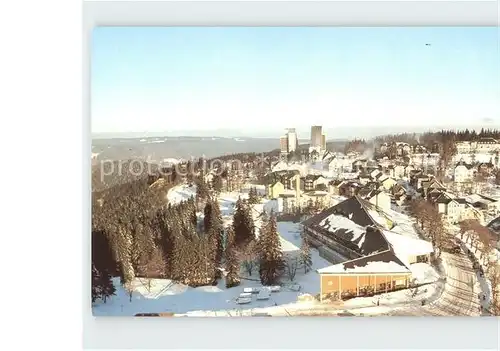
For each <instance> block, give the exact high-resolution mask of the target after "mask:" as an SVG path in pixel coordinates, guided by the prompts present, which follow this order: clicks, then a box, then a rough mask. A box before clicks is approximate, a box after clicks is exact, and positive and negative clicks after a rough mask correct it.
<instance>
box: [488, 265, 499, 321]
mask: <svg viewBox="0 0 500 351" xmlns="http://www.w3.org/2000/svg"><path fill="white" fill-rule="evenodd" d="M487 275H488V278H489V280H490V283H491V299H490V308H489V310H490V313H491V314H492V315H494V316H499V315H500V265H499V263H498V262H491V263H490V264H489V265H488V271H487Z"/></svg>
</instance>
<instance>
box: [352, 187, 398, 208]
mask: <svg viewBox="0 0 500 351" xmlns="http://www.w3.org/2000/svg"><path fill="white" fill-rule="evenodd" d="M358 196H359V197H361V198H362V199H364V200H367V201H368V202H370V203H371V204H373V205H375V206H378V207H380V208H381V209H382V210H384V211H387V210H390V209H391V197H390V196H389V194H387V193H386V192H385V191H382V190H378V189H369V188H368V189H367V188H363V189H360V190H359V192H358Z"/></svg>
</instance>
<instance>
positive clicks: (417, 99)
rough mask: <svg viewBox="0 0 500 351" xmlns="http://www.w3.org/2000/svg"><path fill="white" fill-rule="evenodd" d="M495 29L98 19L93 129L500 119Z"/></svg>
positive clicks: (260, 129)
mask: <svg viewBox="0 0 500 351" xmlns="http://www.w3.org/2000/svg"><path fill="white" fill-rule="evenodd" d="M499 40H500V31H499V29H498V28H496V27H456V28H453V27H435V28H432V27H404V28H400V27H392V28H340V27H98V28H96V29H95V30H94V32H93V38H92V57H91V125H92V132H93V133H131V132H134V133H143V132H165V133H166V134H168V133H183V134H185V135H196V134H199V133H201V132H203V133H207V132H208V133H212V134H213V135H217V130H219V131H220V130H222V129H224V130H225V131H230V130H234V131H239V133H240V134H241V133H242V131H245V132H246V133H247V134H249V136H251V135H254V136H258V135H264V134H266V135H269V134H273V133H275V131H276V132H277V133H282V132H283V130H284V128H287V127H295V128H298V129H299V130H300V129H301V128H307V127H308V126H310V125H313V124H317V125H323V126H324V128H325V129H331V128H336V127H338V128H346V127H354V128H370V126H378V127H379V128H380V126H395V127H404V126H409V127H411V126H432V125H446V126H448V125H451V126H456V125H468V124H475V125H477V124H482V123H486V122H488V123H489V124H499V125H500V52H499ZM426 44H430V45H426ZM243 134H245V133H243ZM250 134H251V135H250ZM277 136H279V135H277Z"/></svg>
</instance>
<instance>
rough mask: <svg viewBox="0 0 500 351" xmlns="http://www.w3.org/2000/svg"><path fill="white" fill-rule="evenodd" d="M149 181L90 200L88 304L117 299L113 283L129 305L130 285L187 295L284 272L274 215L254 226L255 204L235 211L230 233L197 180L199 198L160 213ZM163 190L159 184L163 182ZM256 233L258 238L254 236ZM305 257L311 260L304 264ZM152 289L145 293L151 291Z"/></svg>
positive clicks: (275, 279) (242, 203) (159, 194)
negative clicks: (158, 282)
mask: <svg viewBox="0 0 500 351" xmlns="http://www.w3.org/2000/svg"><path fill="white" fill-rule="evenodd" d="M149 183H150V182H148V180H147V179H141V180H137V181H133V182H131V183H128V184H121V185H118V186H115V187H112V188H109V189H107V190H106V191H103V192H94V193H93V194H92V195H93V196H92V284H91V286H92V300H93V301H96V300H97V299H102V300H103V301H106V299H107V298H108V297H109V296H112V295H113V294H114V293H115V287H114V285H113V282H112V278H113V277H119V278H120V283H121V284H122V286H123V287H124V288H125V289H126V290H127V291H128V292H129V294H130V299H131V298H132V291H133V286H132V283H133V281H134V278H136V277H138V278H145V279H146V280H147V282H148V285H149V284H150V283H151V279H153V278H166V279H172V280H173V281H176V282H179V283H183V284H186V285H189V286H192V287H195V286H202V285H210V284H217V283H218V281H219V279H221V278H225V282H226V286H227V287H233V286H237V285H239V283H240V280H241V276H240V275H241V272H240V270H241V269H242V268H243V269H244V271H246V272H247V273H248V275H251V274H252V273H254V272H255V271H256V270H258V273H259V278H260V281H261V282H262V284H264V285H269V284H277V283H279V280H280V277H281V276H282V275H283V273H285V272H286V269H287V265H286V263H287V260H286V259H285V258H284V256H283V254H282V251H281V243H280V237H279V234H278V232H277V224H276V217H275V215H274V214H271V215H267V214H265V213H263V214H260V216H261V217H262V225H261V227H260V229H257V228H256V226H255V224H254V215H253V213H252V212H253V211H254V210H253V207H252V203H256V202H257V201H258V195H257V191H256V189H255V188H252V189H251V196H250V199H249V200H244V199H238V200H237V201H236V203H235V208H234V213H233V218H232V219H233V220H232V224H231V225H226V226H225V225H224V223H223V220H222V214H221V210H220V207H219V202H218V201H217V197H216V193H214V191H213V189H212V188H210V187H209V185H208V184H206V182H205V181H204V177H203V174H202V173H201V174H200V175H198V176H197V178H196V179H195V186H196V187H197V191H196V196H194V197H191V198H189V199H188V200H186V201H182V202H180V203H178V204H171V203H169V204H167V205H165V198H166V192H167V191H168V189H169V188H170V187H171V186H172V185H171V184H169V185H168V186H166V187H165V188H164V189H159V187H158V186H153V184H157V182H154V183H152V184H149ZM160 183H161V182H160ZM257 231H258V235H256V234H257V233H256V232H257ZM309 257H310V256H309ZM149 288H150V285H149Z"/></svg>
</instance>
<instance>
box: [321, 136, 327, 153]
mask: <svg viewBox="0 0 500 351" xmlns="http://www.w3.org/2000/svg"><path fill="white" fill-rule="evenodd" d="M321 150H326V135H325V134H322V135H321Z"/></svg>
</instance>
